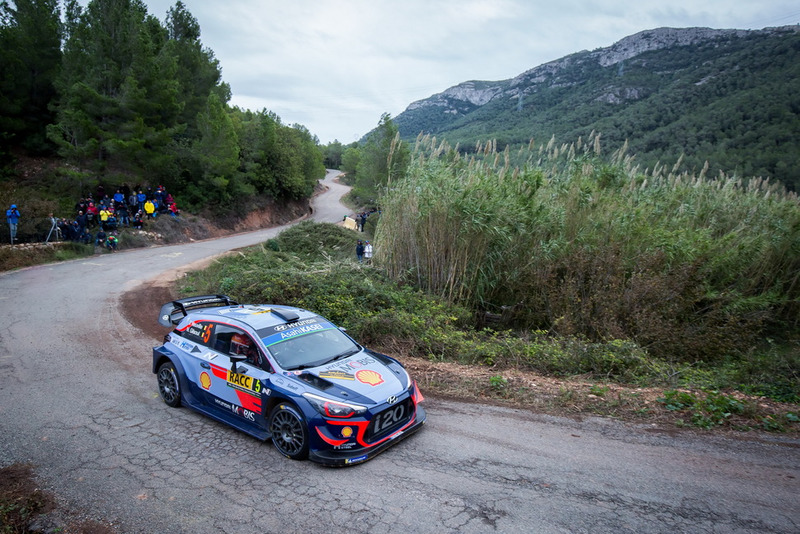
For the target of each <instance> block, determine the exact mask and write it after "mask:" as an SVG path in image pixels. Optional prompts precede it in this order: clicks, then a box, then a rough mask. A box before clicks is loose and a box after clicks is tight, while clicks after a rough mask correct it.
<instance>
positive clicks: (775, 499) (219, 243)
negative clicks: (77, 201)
mask: <svg viewBox="0 0 800 534" xmlns="http://www.w3.org/2000/svg"><path fill="white" fill-rule="evenodd" d="M331 178H332V176H331V175H329V177H328V178H327V179H326V182H328V183H330V184H331V187H332V189H331V190H330V192H329V195H330V196H324V197H321V198H319V199H317V201H316V206H315V210H314V216H315V218H319V219H321V220H330V221H338V220H341V217H342V215H343V214H344V213H345V212H346V210H345V209H344V208H341V207H340V206H338V205H337V203H336V202H333V201H331V200H330V199H331V197H333V199H334V200H335V199H336V198H338V197H337V195H338V196H341V194H342V193H343V192H344V188H341V187H340V186H337V184H334V183H331V182H330V180H331ZM278 230H279V229H274V230H266V231H259V232H254V233H250V234H242V235H238V236H234V237H230V238H226V239H222V240H215V241H205V242H200V243H193V244H190V245H178V246H170V247H161V248H151V249H145V250H136V251H129V252H123V253H118V254H114V255H103V256H102V257H96V258H91V259H88V260H79V261H73V262H66V263H62V264H58V265H48V266H40V267H36V268H31V269H26V270H23V271H18V272H14V273H7V274H5V275H2V276H0V295H2V318H3V320H2V325H0V465H3V466H5V465H8V464H11V463H14V462H30V463H32V464H34V465H35V466H36V472H37V474H38V476H39V480H40V481H41V483H42V484H43V486H44V487H46V488H47V489H50V490H52V491H53V492H54V493H55V494H56V495H58V496H59V499H60V500H61V504H62V507H63V509H65V510H69V511H77V510H84V511H85V512H86V514H88V516H89V517H92V518H95V519H98V520H104V521H112V522H113V524H114V525H115V526H116V528H117V530H118V531H119V532H125V533H128V532H131V533H139V532H141V533H151V532H168V533H183V532H186V533H219V532H222V533H247V534H250V533H253V532H266V533H279V532H280V533H285V532H306V533H331V532H348V533H370V534H375V533H395V532H398V533H399V532H402V533H485V532H501V533H516V532H519V533H533V532H535V533H539V532H541V533H549V532H587V533H588V532H591V533H601V532H614V533H618V532H631V533H641V532H692V533H695V532H752V533H756V532H758V533H764V532H785V533H796V532H800V508H799V507H798V495H800V442H799V441H798V440H789V439H786V438H781V437H780V436H769V437H763V436H762V437H760V438H757V437H756V436H750V439H744V440H743V439H728V438H724V437H712V436H709V435H705V434H702V433H699V434H697V435H693V434H687V433H681V434H680V435H674V436H673V435H669V434H665V433H659V432H652V431H648V429H646V428H635V427H630V426H625V425H623V424H620V423H618V422H615V421H611V420H601V419H589V420H586V421H583V422H576V421H572V420H567V419H559V418H553V417H547V416H540V415H536V414H531V413H527V412H523V411H517V410H510V409H502V408H495V407H489V406H479V405H470V404H462V403H457V402H449V401H443V400H434V399H429V400H428V407H427V410H428V414H429V424H428V425H426V428H424V429H423V430H422V431H421V432H419V433H418V434H416V435H415V436H413V437H412V438H410V439H408V440H406V441H404V442H403V443H401V444H399V445H398V446H396V447H394V448H392V449H390V450H389V451H388V452H386V453H384V454H383V455H381V456H380V457H378V458H377V459H375V460H373V461H371V462H368V463H366V464H364V465H361V466H357V467H353V468H345V469H330V468H323V467H320V466H317V465H315V464H311V463H309V462H292V461H289V460H286V459H285V458H283V457H282V456H280V455H279V454H278V453H277V452H276V451H275V450H274V449H273V448H272V446H271V445H270V444H269V443H266V444H265V443H262V442H259V441H257V440H255V439H252V438H250V437H248V436H245V435H243V434H240V433H237V432H236V431H234V430H232V429H229V428H227V427H225V426H222V425H220V424H217V423H215V422H214V421H211V420H209V419H207V418H205V417H203V416H201V415H199V414H196V413H193V412H190V411H189V410H185V409H178V410H175V409H170V408H167V407H166V406H165V405H164V404H163V403H162V402H161V400H160V399H159V398H158V393H157V390H156V380H155V377H154V375H152V374H151V372H150V361H151V347H152V346H153V345H154V344H155V343H154V341H153V340H152V339H148V338H147V337H146V336H143V335H142V333H141V332H140V331H138V330H136V329H135V328H133V327H132V326H131V325H130V324H129V323H127V322H126V321H125V320H124V319H123V318H122V317H121V315H120V313H119V311H118V302H119V300H120V296H121V295H122V294H123V292H125V291H127V290H130V289H133V288H135V287H137V286H138V285H139V284H141V283H143V282H145V281H147V280H151V279H153V278H154V277H156V276H160V275H163V273H164V272H171V271H172V270H174V269H176V268H178V267H180V266H182V265H185V264H187V263H190V262H194V261H197V260H201V259H202V258H205V257H208V256H211V255H215V254H218V253H220V252H222V251H224V250H227V249H230V248H235V247H240V246H244V245H247V244H251V243H256V242H260V241H263V240H265V239H268V238H269V237H271V236H273V235H275V233H276V232H277V231H278ZM157 304H159V305H160V304H161V303H157ZM155 309H157V306H156V308H155ZM153 320H155V314H154V317H153ZM651 430H652V429H651Z"/></svg>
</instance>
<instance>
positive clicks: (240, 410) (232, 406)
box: [214, 398, 256, 422]
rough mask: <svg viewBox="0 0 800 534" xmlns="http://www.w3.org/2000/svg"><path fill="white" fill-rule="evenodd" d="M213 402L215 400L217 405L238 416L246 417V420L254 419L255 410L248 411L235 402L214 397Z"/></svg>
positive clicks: (253, 420) (252, 420)
mask: <svg viewBox="0 0 800 534" xmlns="http://www.w3.org/2000/svg"><path fill="white" fill-rule="evenodd" d="M214 402H216V403H217V404H218V405H220V406H222V407H223V408H225V409H226V410H230V411H231V412H232V413H234V414H236V415H238V416H239V417H243V418H244V419H247V420H248V421H251V422H255V420H256V414H255V412H253V411H250V410H248V409H246V408H242V407H241V406H239V405H237V404H231V403H230V402H225V401H223V400H220V399H217V398H214Z"/></svg>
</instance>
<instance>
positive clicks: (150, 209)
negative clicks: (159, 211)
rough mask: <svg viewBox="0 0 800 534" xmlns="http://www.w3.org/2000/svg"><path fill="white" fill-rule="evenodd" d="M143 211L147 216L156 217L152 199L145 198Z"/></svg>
mask: <svg viewBox="0 0 800 534" xmlns="http://www.w3.org/2000/svg"><path fill="white" fill-rule="evenodd" d="M144 212H145V214H146V215H147V216H148V217H153V218H155V217H156V205H155V204H153V201H152V200H147V201H145V203H144Z"/></svg>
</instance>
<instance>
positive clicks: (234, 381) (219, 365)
mask: <svg viewBox="0 0 800 534" xmlns="http://www.w3.org/2000/svg"><path fill="white" fill-rule="evenodd" d="M158 320H159V323H160V324H161V325H163V326H166V327H173V330H172V332H170V333H169V334H167V335H166V336H165V338H164V343H163V344H162V345H160V346H158V347H154V348H153V373H155V374H156V375H157V379H158V391H159V394H160V395H161V398H162V399H163V400H164V402H165V403H166V404H167V405H169V406H172V407H178V406H181V405H183V406H188V407H189V408H192V409H194V410H196V411H198V412H201V413H203V414H205V415H207V416H209V417H212V418H214V419H216V420H218V421H221V422H223V423H226V424H229V425H231V426H233V427H235V428H237V429H239V430H241V431H243V432H246V433H248V434H250V435H252V436H255V437H257V438H259V439H262V440H272V442H273V444H274V445H275V448H276V449H277V450H278V451H279V452H280V453H281V454H283V455H284V456H286V457H288V458H291V459H295V460H302V459H305V458H308V459H310V460H312V461H315V462H319V463H321V464H325V465H337V466H341V465H352V464H357V463H362V462H365V461H367V460H369V459H371V458H373V457H375V456H376V455H378V454H379V453H381V452H383V451H384V450H386V449H387V448H388V447H390V446H392V445H394V444H395V443H397V442H399V441H400V440H401V439H403V438H406V437H408V436H409V435H411V434H412V433H414V432H415V431H417V430H419V429H420V428H421V427H422V425H423V424H424V423H425V410H424V409H423V408H422V406H420V403H421V402H422V401H423V397H422V394H421V393H420V392H419V389H418V388H417V385H416V382H414V381H413V380H412V379H411V378H410V377H409V375H408V373H407V372H406V370H405V368H404V367H403V366H402V365H401V364H400V363H399V362H398V361H397V360H395V359H393V358H390V357H389V356H386V355H384V354H380V353H377V352H373V351H371V350H369V349H366V348H364V347H362V346H361V345H359V344H358V343H356V342H355V341H354V340H353V339H352V338H351V337H350V336H348V335H347V334H345V333H344V331H343V330H342V329H340V328H338V327H337V326H336V325H334V324H333V323H331V322H330V321H328V320H327V319H325V318H324V317H321V316H319V315H317V314H314V313H312V312H309V311H306V310H303V309H300V308H294V307H290V306H275V305H240V304H238V303H237V302H235V301H233V300H231V299H230V298H229V297H227V296H225V295H202V296H197V297H190V298H185V299H180V300H175V301H172V302H168V303H166V304H164V305H163V306H162V308H161V312H160V314H159V319H158Z"/></svg>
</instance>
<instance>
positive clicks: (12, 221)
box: [6, 204, 20, 245]
mask: <svg viewBox="0 0 800 534" xmlns="http://www.w3.org/2000/svg"><path fill="white" fill-rule="evenodd" d="M19 217H20V215H19V210H18V209H17V205H16V204H11V207H10V208H8V209H7V210H6V220H7V221H8V228H9V229H10V230H11V244H12V245H13V244H14V240H15V239H16V238H17V224H18V223H19Z"/></svg>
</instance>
